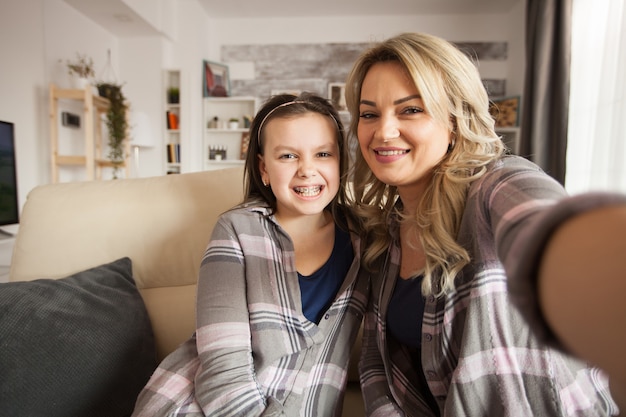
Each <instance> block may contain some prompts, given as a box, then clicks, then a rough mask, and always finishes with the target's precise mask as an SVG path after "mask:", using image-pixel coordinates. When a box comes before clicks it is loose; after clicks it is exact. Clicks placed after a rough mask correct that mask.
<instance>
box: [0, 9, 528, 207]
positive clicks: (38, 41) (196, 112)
mask: <svg viewBox="0 0 626 417" xmlns="http://www.w3.org/2000/svg"><path fill="white" fill-rule="evenodd" d="M102 1H106V0H102ZM127 3H128V4H130V6H131V7H133V8H134V9H135V10H136V11H137V12H138V13H141V12H142V11H145V13H146V14H148V16H147V17H146V19H147V20H149V21H150V22H153V25H155V26H157V25H159V26H160V27H161V29H162V32H164V33H165V36H146V37H143V38H119V37H116V36H115V35H113V34H111V33H110V32H109V31H107V30H106V29H104V28H102V27H100V26H98V25H97V24H95V23H94V22H93V21H92V20H90V19H88V18H86V17H85V16H83V15H82V14H80V13H78V12H77V11H75V10H74V9H73V8H72V7H70V6H69V5H68V4H67V3H65V2H64V1H62V0H19V1H17V0H0V10H2V12H1V13H0V55H1V56H2V57H3V59H2V60H0V119H1V120H8V121H12V122H14V123H15V124H16V130H17V131H16V135H17V144H16V147H17V158H18V161H17V163H18V167H17V170H18V182H19V184H18V186H19V192H20V201H21V204H20V206H21V205H23V202H24V201H25V198H26V195H27V193H28V192H29V191H30V190H31V189H32V188H33V187H34V186H36V185H39V184H45V183H48V182H49V181H50V157H49V134H48V130H49V129H48V101H47V96H48V94H47V92H48V84H49V83H50V82H55V83H58V84H60V85H61V86H65V87H66V86H68V85H67V84H66V83H67V82H68V81H67V76H66V74H65V70H64V67H63V65H61V64H59V60H60V59H61V60H65V59H71V58H73V57H74V56H75V54H76V52H82V53H88V54H89V55H91V56H92V58H93V59H94V61H95V68H96V71H101V69H103V67H104V66H105V64H106V59H107V50H109V49H110V50H111V56H112V66H113V69H114V71H115V72H116V75H117V76H118V77H119V79H120V81H122V82H123V83H124V92H125V93H126V96H127V97H128V99H129V101H130V103H131V105H132V108H133V109H134V110H137V111H141V112H144V113H146V114H147V115H148V117H149V119H150V120H151V121H152V124H153V134H154V135H155V136H156V137H157V138H158V140H159V141H160V140H161V139H160V138H162V137H163V128H164V123H163V118H164V115H163V114H164V109H163V104H162V103H163V91H162V87H163V81H162V76H163V70H164V69H181V70H182V88H181V104H182V106H183V108H184V114H183V117H182V118H181V136H182V144H183V154H182V155H183V161H182V162H183V166H184V167H185V169H184V171H195V170H199V169H201V162H202V161H201V159H202V157H201V155H202V152H201V151H202V145H201V142H202V126H203V122H202V92H201V62H202V60H203V59H210V60H217V61H219V55H220V48H221V45H223V44H255V43H259V44H275V43H327V42H367V41H370V40H380V39H383V38H385V37H388V36H390V35H393V34H395V33H398V32H400V31H409V30H411V31H424V32H430V33H433V34H436V35H439V36H442V37H444V38H446V39H449V40H452V41H492V40H498V41H501V40H506V41H508V42H509V48H510V49H509V51H510V54H511V57H512V58H511V59H510V60H509V64H508V67H509V68H504V69H503V68H500V67H499V66H498V65H500V64H497V63H496V64H490V65H485V66H484V67H483V68H481V72H482V73H483V75H484V76H486V77H488V76H489V73H490V72H491V71H493V72H497V73H502V71H506V72H507V74H508V78H509V81H508V82H507V83H508V90H509V91H508V93H509V94H520V93H521V85H522V82H523V81H522V79H523V78H522V77H523V65H522V64H523V62H524V61H523V59H524V58H523V38H524V35H523V11H524V7H523V5H524V3H525V2H524V1H521V2H520V5H519V7H517V8H516V10H514V11H513V12H511V13H509V14H506V15H498V14H489V15H470V16H468V15H463V16H461V15H453V16H447V15H446V16H401V17H393V16H378V17H375V18H371V17H369V18H368V17H353V18H337V17H329V18H306V19H224V20H214V19H209V18H207V17H206V16H205V14H204V11H203V9H202V7H201V6H200V5H199V3H198V2H197V1H196V0H177V1H174V0H162V1H160V2H159V4H158V5H159V7H158V8H157V9H156V10H155V9H154V8H150V5H151V4H152V3H151V2H150V1H148V0H128V1H127ZM146 10H147V11H146ZM518 57H519V58H518ZM518 59H519V61H518ZM232 70H233V73H232V74H231V75H232V76H233V78H236V77H243V78H245V76H246V74H245V72H246V71H249V70H250V68H247V69H246V68H239V69H238V68H233V69H232ZM238 71H239V72H240V73H238ZM64 134H68V135H69V134H70V133H68V132H65V133H64ZM184 149H187V151H185V150H184ZM140 157H141V173H140V174H141V176H151V175H161V174H162V173H164V172H165V167H164V150H163V149H162V148H161V147H154V148H148V149H142V150H141V154H140Z"/></svg>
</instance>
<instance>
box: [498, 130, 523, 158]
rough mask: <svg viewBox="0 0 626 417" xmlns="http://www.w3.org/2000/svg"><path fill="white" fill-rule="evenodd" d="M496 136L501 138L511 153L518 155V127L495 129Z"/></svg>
mask: <svg viewBox="0 0 626 417" xmlns="http://www.w3.org/2000/svg"><path fill="white" fill-rule="evenodd" d="M496 134H498V136H501V137H502V141H503V142H504V144H505V145H506V146H507V148H509V149H510V150H511V153H514V154H516V155H517V154H518V153H519V140H520V128H519V127H496Z"/></svg>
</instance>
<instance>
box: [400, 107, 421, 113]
mask: <svg viewBox="0 0 626 417" xmlns="http://www.w3.org/2000/svg"><path fill="white" fill-rule="evenodd" d="M402 112H403V113H405V114H417V113H423V112H424V109H422V108H421V107H407V108H406V109H404V110H403V111H402Z"/></svg>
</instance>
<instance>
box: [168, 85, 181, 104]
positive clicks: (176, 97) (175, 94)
mask: <svg viewBox="0 0 626 417" xmlns="http://www.w3.org/2000/svg"><path fill="white" fill-rule="evenodd" d="M179 101H180V90H179V89H178V87H170V88H168V89H167V102H168V103H170V104H178V103H179Z"/></svg>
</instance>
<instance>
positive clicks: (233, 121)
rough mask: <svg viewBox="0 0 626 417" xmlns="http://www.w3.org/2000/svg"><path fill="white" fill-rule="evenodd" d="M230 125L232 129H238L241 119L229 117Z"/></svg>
mask: <svg viewBox="0 0 626 417" xmlns="http://www.w3.org/2000/svg"><path fill="white" fill-rule="evenodd" d="M228 127H230V128H231V129H238V128H239V119H237V118H236V117H231V118H230V119H228Z"/></svg>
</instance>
